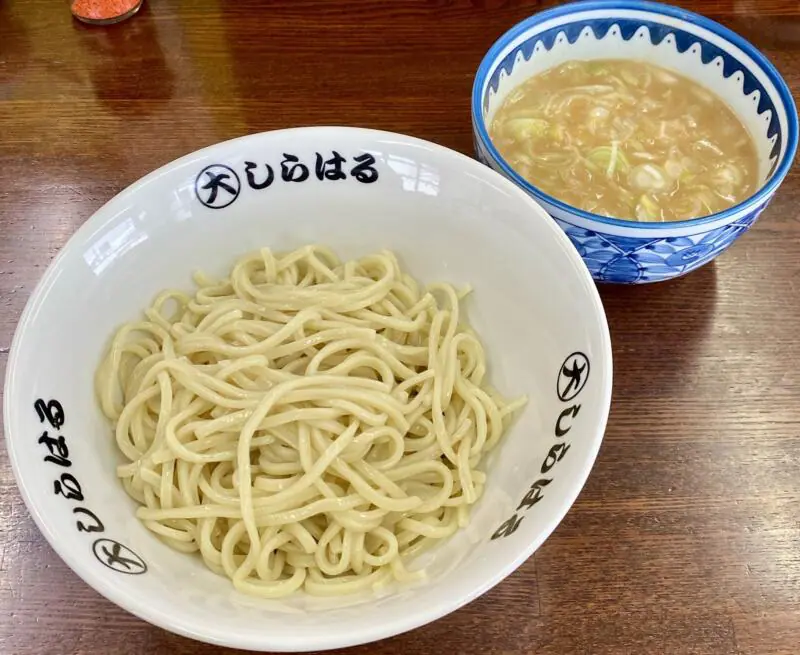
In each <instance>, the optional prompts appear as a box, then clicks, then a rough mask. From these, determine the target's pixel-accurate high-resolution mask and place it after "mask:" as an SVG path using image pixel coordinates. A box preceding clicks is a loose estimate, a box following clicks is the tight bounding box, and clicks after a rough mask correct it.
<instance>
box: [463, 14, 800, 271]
mask: <svg viewBox="0 0 800 655" xmlns="http://www.w3.org/2000/svg"><path fill="white" fill-rule="evenodd" d="M609 57H612V58H632V59H639V60H644V61H650V62H653V63H657V64H659V65H661V66H666V67H668V68H671V69H673V70H676V71H678V72H680V73H682V74H683V75H685V76H687V77H689V78H691V79H694V80H696V81H697V82H699V83H701V84H703V85H704V86H705V87H706V88H709V89H711V90H712V91H714V92H715V93H717V95H719V96H720V97H721V98H723V99H724V100H725V101H726V102H727V103H728V104H729V105H730V107H732V108H733V110H734V111H735V112H736V113H737V114H738V115H739V117H740V118H741V120H742V121H743V123H744V124H745V126H746V127H747V128H748V130H749V131H750V133H751V135H752V136H753V138H754V140H755V143H756V150H757V152H758V156H759V166H760V168H759V175H760V177H761V179H762V184H761V187H760V189H759V190H758V191H757V192H756V193H755V194H753V195H752V196H751V197H750V198H748V199H747V200H745V201H744V202H742V203H740V204H738V205H736V206H734V207H732V208H730V209H728V210H725V211H722V212H719V213H716V214H713V215H711V216H706V217H703V218H697V219H692V220H687V221H675V222H670V223H637V222H635V221H625V220H618V219H613V218H606V217H603V216H598V215H596V214H591V213H589V212H585V211H582V210H580V209H576V208H575V207H571V206H569V205H567V204H565V203H563V202H561V201H560V200H558V199H556V198H554V197H552V196H550V195H548V194H546V193H544V192H543V191H541V190H539V189H537V188H536V187H535V186H533V185H531V184H530V183H529V182H527V181H526V180H525V179H523V178H522V177H521V176H520V175H519V174H517V173H516V172H515V171H514V170H512V168H511V167H510V166H509V165H508V163H506V162H505V161H504V160H503V158H502V157H501V155H500V153H499V152H498V151H497V149H496V148H495V146H494V144H492V142H491V140H490V139H489V134H488V132H487V128H486V126H487V124H489V123H490V122H491V119H492V117H493V115H494V113H495V111H497V109H498V107H499V106H500V105H501V104H502V102H503V100H504V99H505V97H506V95H507V94H508V93H509V91H510V90H511V89H513V88H514V87H515V86H517V85H518V84H519V83H520V82H522V81H523V80H525V79H526V78H529V77H531V76H532V75H535V74H536V73H538V72H540V71H543V70H546V69H548V68H552V67H553V66H557V65H559V64H561V63H563V62H565V61H568V60H570V59H584V60H585V59H603V58H609ZM472 128H473V133H474V137H475V149H476V151H477V156H478V159H480V160H481V161H482V162H483V163H485V164H487V165H488V166H490V167H491V168H493V169H495V170H497V171H499V172H500V173H502V174H503V175H505V176H506V177H508V178H510V179H511V180H513V181H514V182H516V183H517V184H518V185H519V186H521V187H522V188H523V189H525V190H526V191H527V192H528V193H529V194H530V195H532V196H533V197H534V198H535V199H536V200H538V201H539V203H540V204H541V205H542V206H543V207H544V208H545V209H546V210H547V211H548V212H549V213H550V215H551V216H553V218H555V220H556V222H557V223H558V224H559V225H560V226H561V227H562V228H563V229H564V231H565V232H566V233H567V234H568V235H569V237H570V239H571V240H572V243H573V244H574V245H575V246H576V248H577V249H578V251H579V252H580V254H581V256H582V257H583V259H584V261H585V262H586V265H587V266H588V267H589V270H590V271H591V273H592V276H593V277H594V278H595V279H596V280H601V281H605V282H620V283H641V282H657V281H660V280H667V279H670V278H674V277H677V276H679V275H684V274H686V273H688V272H690V271H692V270H694V269H696V268H699V267H700V266H702V265H703V264H706V263H708V262H709V261H711V260H712V259H713V258H714V257H716V256H717V255H719V254H720V253H721V252H722V251H724V250H725V249H726V248H728V246H730V245H731V244H732V243H733V242H734V241H735V240H736V238H737V237H739V236H740V235H741V234H742V233H743V232H745V231H746V230H747V229H748V228H749V227H750V226H751V225H752V224H753V223H754V222H755V221H756V219H757V218H758V216H759V215H760V214H761V212H762V211H763V210H764V208H765V207H766V206H767V204H769V201H770V200H771V199H772V196H773V195H774V194H775V191H776V190H777V188H778V186H780V184H781V182H782V181H783V179H784V177H786V173H787V172H788V170H789V167H790V166H791V164H792V160H793V158H794V155H795V152H796V150H797V133H798V119H797V108H796V107H795V104H794V100H793V99H792V95H791V93H790V91H789V89H788V87H787V85H786V82H784V80H783V79H782V78H781V76H780V74H779V73H778V71H777V70H776V69H775V67H774V66H773V65H772V64H771V63H770V62H769V61H768V60H767V59H766V57H765V56H764V55H763V54H761V53H760V52H759V51H758V50H757V49H756V48H755V47H753V46H752V45H751V44H750V43H748V42H747V41H746V40H745V39H743V38H742V37H740V36H738V35H737V34H735V33H734V32H732V31H731V30H729V29H727V28H725V27H723V26H722V25H719V24H718V23H715V22H714V21H711V20H709V19H707V18H704V17H703V16H700V15H698V14H694V13H691V12H688V11H684V10H683V9H679V8H677V7H672V6H669V5H663V4H659V3H654V2H635V1H624V0H622V1H617V0H589V1H587V2H575V3H570V4H567V5H564V6H561V7H557V8H555V9H551V10H549V11H543V12H541V13H538V14H536V15H535V16H532V17H530V18H528V19H527V20H524V21H522V22H521V23H519V24H518V25H516V26H514V27H513V28H512V29H510V30H509V31H508V32H506V33H505V34H504V35H503V36H502V37H500V39H498V40H497V42H496V43H495V44H494V45H493V46H492V47H491V49H490V50H489V52H488V53H487V54H486V56H485V57H484V59H483V61H482V62H481V65H480V67H479V68H478V72H477V75H476V77H475V83H474V86H473V90H472Z"/></svg>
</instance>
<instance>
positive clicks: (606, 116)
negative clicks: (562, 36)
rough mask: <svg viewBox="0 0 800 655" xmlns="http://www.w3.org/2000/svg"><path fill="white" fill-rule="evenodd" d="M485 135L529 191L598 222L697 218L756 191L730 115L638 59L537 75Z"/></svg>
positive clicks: (750, 150)
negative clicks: (597, 217) (530, 186)
mask: <svg viewBox="0 0 800 655" xmlns="http://www.w3.org/2000/svg"><path fill="white" fill-rule="evenodd" d="M489 135H490V137H491V139H492V141H493V142H494V144H495V146H497V149H498V150H499V151H500V154H501V155H502V156H503V158H504V159H505V160H506V161H507V162H508V163H509V164H510V165H511V167H512V168H514V170H516V171H517V172H518V173H519V174H520V175H522V176H523V177H524V178H525V179H526V180H528V181H529V182H530V183H531V184H533V185H535V186H536V187H538V188H539V189H541V190H542V191H544V192H545V193H548V194H550V195H552V196H554V197H555V198H558V199H559V200H561V201H563V202H565V203H567V204H569V205H572V206H573V207H577V208H580V209H583V210H585V211H588V212H592V213H595V214H600V215H603V216H610V217H615V218H623V219H630V220H638V221H651V222H662V221H679V220H685V219H689V218H697V217H701V216H707V215H709V214H713V213H715V212H719V211H722V210H724V209H727V208H728V207H732V206H733V205H735V204H737V203H739V202H741V201H742V200H745V199H746V198H747V197H749V196H750V195H752V194H753V193H754V192H755V191H756V190H757V187H758V157H757V154H756V149H755V145H754V143H753V140H752V137H751V136H750V134H749V132H748V131H747V128H745V126H744V125H743V124H742V122H741V121H740V120H739V118H738V117H737V116H736V114H734V112H733V111H732V110H731V109H730V107H728V106H727V105H726V104H725V102H723V101H722V100H721V99H720V98H719V97H717V96H716V95H715V94H713V93H711V92H710V91H709V90H707V89H706V88H704V87H703V86H701V85H699V84H697V83H696V82H694V81H692V80H690V79H688V78H686V77H684V76H682V75H678V74H677V73H675V72H673V71H670V70H667V69H665V68H661V67H659V66H655V65H653V64H650V63H646V62H641V61H633V60H624V59H603V60H592V61H568V62H566V63H564V64H561V65H560V66H557V67H555V68H552V69H550V70H547V71H545V72H543V73H541V74H539V75H535V76H534V77H532V78H530V79H528V80H526V81H525V82H523V83H522V84H521V85H520V86H518V87H517V88H515V89H514V90H513V91H511V93H510V94H509V95H508V97H507V98H506V99H505V101H504V102H503V104H502V105H501V106H500V108H499V109H498V110H497V113H496V114H495V116H494V120H493V121H492V123H491V126H490V129H489Z"/></svg>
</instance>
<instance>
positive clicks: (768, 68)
mask: <svg viewBox="0 0 800 655" xmlns="http://www.w3.org/2000/svg"><path fill="white" fill-rule="evenodd" d="M595 9H610V10H620V9H633V10H640V11H647V12H651V13H654V14H661V15H663V16H670V17H673V18H677V19H679V20H682V21H685V22H687V23H691V24H694V25H698V26H700V27H703V28H705V29H707V30H709V31H710V32H713V33H715V34H716V35H718V36H720V37H722V38H723V39H725V40H727V41H728V42H730V43H732V44H734V45H735V46H737V47H738V48H740V49H741V50H742V51H743V52H745V53H746V54H747V55H748V56H750V57H751V58H752V59H753V61H754V62H756V63H757V64H758V66H759V67H760V68H761V69H762V70H763V71H764V73H765V74H766V75H767V77H769V79H770V81H771V82H772V83H773V84H774V85H775V88H776V89H777V91H778V94H779V95H780V98H781V102H782V103H783V105H784V107H785V109H786V113H787V117H788V129H787V134H786V151H785V153H784V156H783V158H782V159H781V160H780V161H779V162H778V165H777V167H776V169H775V170H774V172H773V173H772V175H771V176H770V177H769V179H768V180H767V181H766V183H765V184H764V185H763V186H761V188H760V189H759V190H758V191H756V192H755V193H754V194H753V195H752V196H750V197H749V198H747V199H745V200H743V201H742V202H740V203H739V204H737V205H734V206H733V207H729V208H728V209H726V210H724V211H721V212H717V213H716V214H711V215H709V216H703V217H701V218H692V219H689V220H685V221H670V222H668V223H639V222H637V221H628V220H622V219H618V218H609V217H607V216H601V215H599V214H592V213H591V212H587V211H584V210H582V209H578V208H577V207H573V206H571V205H568V204H566V203H564V202H562V201H561V200H559V199H558V198H555V197H553V196H551V195H549V194H547V193H545V192H544V191H541V190H540V189H539V188H537V187H535V186H534V185H532V184H531V183H530V182H528V181H527V180H526V179H525V178H523V177H522V176H521V175H520V174H519V173H517V172H516V171H515V170H514V169H513V168H512V167H511V166H509V165H508V163H506V161H505V159H504V158H503V156H502V155H501V154H500V152H499V151H498V150H497V148H496V147H495V146H494V143H493V142H492V140H491V138H490V137H489V132H488V130H487V129H486V121H485V120H484V118H483V112H482V109H481V108H482V104H483V98H482V88H483V85H484V82H485V80H486V77H487V76H488V75H489V72H490V70H491V69H492V67H493V65H494V64H495V62H496V59H497V56H498V55H499V54H500V52H501V51H502V50H503V48H505V47H506V46H507V45H508V44H509V43H510V42H512V41H513V40H514V39H516V38H517V37H518V36H520V35H521V34H524V33H525V32H526V31H527V30H529V29H530V28H531V27H533V26H535V25H538V24H540V23H543V22H545V21H548V20H550V19H553V18H559V17H561V16H568V15H570V14H574V13H578V12H584V11H589V10H595ZM472 120H473V123H474V126H475V130H476V131H477V133H478V135H479V137H480V139H481V143H482V145H483V146H484V147H485V148H486V150H487V151H488V152H489V153H490V154H491V156H492V158H493V159H494V160H495V162H497V164H498V165H499V166H500V168H502V170H503V172H504V173H505V174H506V175H507V176H508V177H509V178H511V179H512V180H514V182H515V183H516V184H518V185H520V186H521V187H522V188H523V189H525V190H526V191H527V192H528V193H530V194H531V195H533V196H534V197H535V198H537V199H540V200H542V201H544V202H546V203H550V204H551V205H553V206H555V207H557V208H558V209H560V210H562V211H564V212H567V213H569V214H573V215H575V216H579V217H581V218H583V219H584V220H587V221H595V222H597V223H605V224H607V225H616V226H619V227H625V228H629V229H633V230H636V229H648V230H650V229H660V230H671V229H675V228H680V227H685V226H694V225H704V224H706V223H713V222H716V221H720V220H723V219H725V218H727V217H729V216H733V215H734V214H736V213H737V212H739V211H741V210H743V209H745V208H748V207H752V206H756V205H758V204H759V203H761V202H763V201H766V200H768V199H769V197H770V196H772V194H774V193H775V190H776V189H777V188H778V187H779V186H780V184H781V182H782V181H783V178H784V177H786V174H787V173H788V172H789V168H790V167H791V165H792V161H793V159H794V156H795V153H796V152H797V145H798V116H797V107H796V105H795V102H794V98H793V97H792V93H791V91H790V90H789V87H788V85H787V84H786V81H785V80H784V79H783V77H782V76H781V74H780V73H779V72H778V70H777V69H776V68H775V66H773V65H772V63H770V61H769V60H768V59H767V58H766V57H765V56H764V55H763V54H762V53H761V52H760V51H759V50H758V49H757V48H756V47H755V46H753V45H752V44H751V43H750V42H749V41H747V40H746V39H745V38H743V37H741V36H739V35H738V34H737V33H736V32H734V31H733V30H730V29H728V28H727V27H725V26H723V25H720V24H719V23H717V22H716V21H713V20H711V19H710V18H706V17H705V16H703V15H701V14H696V13H694V12H692V11H687V10H685V9H681V8H680V7H675V6H672V5H666V4H662V3H659V2H648V1H647V0H582V1H580V2H571V3H568V4H566V5H564V6H562V7H555V8H553V9H548V10H546V11H542V12H539V13H536V14H534V15H533V16H531V17H530V18H526V19H525V20H523V21H521V22H520V23H517V24H516V25H515V26H514V27H512V28H511V29H510V30H508V31H507V32H506V33H505V34H503V35H502V36H501V37H500V38H499V39H497V41H495V43H494V44H493V45H492V47H491V48H489V51H488V52H487V53H486V55H485V56H484V58H483V60H482V61H481V63H480V66H479V67H478V72H477V73H476V75H475V81H474V83H473V86H472Z"/></svg>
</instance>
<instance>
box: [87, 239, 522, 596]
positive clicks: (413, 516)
mask: <svg viewBox="0 0 800 655" xmlns="http://www.w3.org/2000/svg"><path fill="white" fill-rule="evenodd" d="M195 281H196V283H197V285H198V290H197V291H196V293H195V294H194V296H190V295H187V294H185V293H183V292H180V291H165V292H163V293H161V294H160V295H159V296H158V297H157V298H156V300H155V301H154V303H153V305H152V307H150V308H149V309H148V310H146V312H145V317H146V318H145V320H140V321H134V322H131V323H129V324H127V325H125V326H123V327H121V328H120V329H119V330H118V331H117V333H116V335H115V337H114V339H113V341H112V343H111V346H110V348H109V350H108V352H107V354H106V356H105V357H104V359H103V361H102V363H101V365H100V367H99V368H98V371H97V375H96V386H97V393H98V397H99V400H100V405H101V408H102V410H103V413H104V414H105V415H106V416H107V417H108V418H109V419H110V420H111V421H112V422H113V424H114V426H115V434H116V442H117V445H118V447H119V450H120V451H121V453H122V455H123V456H124V457H125V459H126V460H128V461H127V463H125V464H121V465H120V466H119V467H118V468H117V474H118V475H119V477H120V478H121V479H122V483H123V485H124V487H125V490H126V491H127V492H128V494H130V495H131V496H132V497H133V498H134V499H135V500H136V501H137V502H138V503H139V504H140V505H141V507H140V508H139V509H138V510H137V516H138V517H139V518H140V519H141V520H142V521H143V523H144V525H145V526H147V527H148V528H149V529H150V530H152V531H153V532H154V533H155V534H157V535H158V536H159V537H160V538H161V539H163V540H164V541H165V542H166V543H167V544H169V545H170V546H172V547H173V548H175V549H177V550H179V551H181V552H187V553H191V552H197V553H199V555H200V556H201V557H202V559H203V561H204V562H205V564H206V565H207V566H208V567H209V568H210V569H212V570H213V571H215V572H217V573H220V574H222V575H226V576H228V577H229V578H230V579H231V580H232V581H233V584H234V585H235V586H236V588H237V589H239V590H241V591H243V592H246V593H249V594H253V595H257V596H263V597H280V596H285V595H288V594H292V593H293V592H295V591H297V590H299V589H303V590H305V591H306V592H307V593H310V594H314V595H324V596H330V595H336V594H343V593H351V592H357V591H362V590H368V589H372V588H374V587H377V586H379V585H383V584H386V583H388V582H390V581H391V580H398V581H408V580H414V579H417V578H419V577H420V575H421V572H413V573H412V572H410V571H409V570H407V569H406V562H407V561H408V559H409V558H410V557H411V556H412V555H414V554H416V553H417V552H419V551H420V550H421V549H422V548H424V547H426V546H428V545H430V544H431V543H432V542H434V541H435V540H437V539H443V538H446V537H448V536H450V535H452V534H453V533H454V532H455V531H456V530H458V528H459V527H463V526H464V525H466V523H467V521H468V510H469V506H470V505H472V504H474V503H475V502H476V501H477V500H478V498H479V497H480V496H481V493H482V491H483V487H484V484H485V480H486V476H485V474H484V473H483V472H481V471H480V470H477V468H476V467H478V465H479V464H480V462H481V461H482V459H483V458H484V456H485V455H486V453H487V452H488V451H489V450H490V449H491V448H493V447H494V446H495V445H496V444H497V442H498V441H499V439H500V437H501V435H502V433H503V431H504V429H505V428H506V427H507V423H508V421H509V420H510V418H511V416H512V414H513V413H514V410H515V409H516V408H518V407H521V406H522V405H523V404H524V402H525V399H524V398H523V399H519V400H517V401H515V402H513V403H505V402H504V401H502V400H501V399H500V398H499V396H498V395H497V394H496V393H494V392H493V391H492V390H491V389H490V388H488V387H487V385H486V382H485V380H484V376H485V371H486V363H485V358H484V351H483V347H482V345H481V343H480V341H479V339H478V338H477V336H476V335H475V334H474V333H473V332H472V331H471V330H470V329H469V328H468V327H466V326H465V325H463V324H462V323H461V322H460V319H459V316H460V314H459V301H460V299H461V297H462V295H460V294H459V293H457V292H456V290H455V289H454V288H453V287H452V286H450V285H447V284H436V285H432V286H430V287H428V288H427V289H426V288H422V287H420V286H419V285H418V284H417V283H416V282H415V281H414V280H413V278H411V277H410V276H408V275H406V274H404V273H403V272H402V271H401V269H400V266H399V264H398V262H397V260H396V259H395V257H394V255H392V253H389V252H380V253H377V254H374V255H370V256H368V257H364V258H362V259H359V260H354V261H349V262H346V263H344V264H342V263H341V262H340V261H339V260H338V259H337V257H336V255H335V254H334V253H333V252H331V251H330V250H328V249H327V248H323V247H319V246H307V247H305V248H300V249H299V250H296V251H294V252H291V253H288V254H282V255H275V254H273V253H272V252H271V251H269V250H268V249H263V250H261V251H259V252H257V253H254V254H252V255H249V256H246V257H243V258H242V259H240V260H239V261H238V262H237V263H236V265H235V266H234V267H233V269H232V272H231V275H230V277H229V278H227V279H224V280H221V281H215V280H210V279H208V278H206V277H204V276H202V275H200V274H198V275H197V276H196V277H195Z"/></svg>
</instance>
